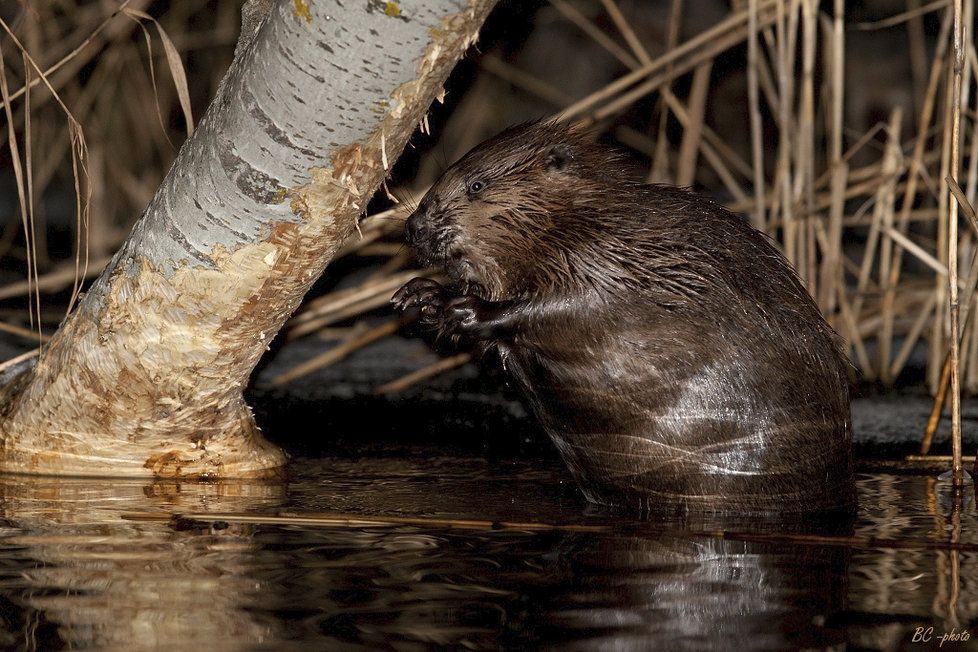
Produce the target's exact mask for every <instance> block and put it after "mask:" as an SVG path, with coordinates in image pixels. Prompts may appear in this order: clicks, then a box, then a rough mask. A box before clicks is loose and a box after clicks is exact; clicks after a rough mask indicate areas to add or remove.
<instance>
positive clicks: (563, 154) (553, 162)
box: [546, 145, 574, 172]
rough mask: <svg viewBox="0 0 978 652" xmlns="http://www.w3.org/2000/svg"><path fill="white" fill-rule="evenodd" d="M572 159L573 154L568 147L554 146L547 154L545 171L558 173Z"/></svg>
mask: <svg viewBox="0 0 978 652" xmlns="http://www.w3.org/2000/svg"><path fill="white" fill-rule="evenodd" d="M573 158H574V153H573V152H571V150H570V148H569V147H567V146H566V145H554V146H553V147H552V148H551V149H550V151H549V152H547V159H546V163H547V169H548V170H553V171H554V172H560V171H562V170H564V169H565V168H566V167H567V165H568V164H569V163H570V162H571V160H572V159H573Z"/></svg>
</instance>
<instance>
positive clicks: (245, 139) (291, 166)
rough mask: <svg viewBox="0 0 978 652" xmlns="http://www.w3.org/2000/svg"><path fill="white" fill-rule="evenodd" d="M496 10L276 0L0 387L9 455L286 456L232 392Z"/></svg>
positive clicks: (439, 2)
mask: <svg viewBox="0 0 978 652" xmlns="http://www.w3.org/2000/svg"><path fill="white" fill-rule="evenodd" d="M261 4H262V2H261V1H260V0H258V1H253V2H251V3H250V4H249V6H250V7H252V8H254V7H255V6H259V5H261ZM493 4H494V0H467V1H466V0H424V1H418V2H411V3H410V4H408V3H406V2H405V3H392V2H382V1H378V0H366V1H361V2H350V1H349V0H346V1H341V0H333V1H332V2H324V1H320V0H316V1H312V0H276V1H275V2H273V3H272V6H271V9H270V11H269V13H268V14H267V16H266V18H265V20H264V21H261V22H259V23H258V24H259V27H258V29H257V32H256V33H255V34H254V37H253V39H251V42H250V43H247V40H243V41H242V47H240V48H239V52H238V56H236V58H235V61H234V63H233V64H232V66H231V69H230V70H229V72H228V74H227V76H226V78H225V80H224V82H223V83H222V85H221V88H220V90H219V91H218V94H217V97H216V98H215V99H214V101H213V103H212V105H211V107H210V109H209V110H208V112H207V114H206V115H205V116H204V118H203V119H202V120H201V122H200V124H199V126H198V128H197V130H196V131H195V133H194V135H193V136H192V137H191V138H190V139H189V140H188V141H187V142H186V143H185V144H184V146H183V148H182V149H181V150H180V153H179V155H178V157H177V160H176V161H175V163H174V165H173V167H172V168H171V170H170V172H169V174H168V175H167V177H166V179H165V180H164V181H163V183H162V185H161V186H160V188H159V190H158V191H157V193H156V196H155V197H154V199H153V200H152V202H151V203H150V205H149V207H148V208H147V209H146V211H145V213H144V214H143V215H142V217H141V218H140V220H139V221H138V223H137V224H136V226H135V228H134V229H133V232H132V234H131V235H130V237H129V239H128V240H127V242H126V243H125V245H124V246H123V247H122V249H121V250H120V251H119V252H118V253H117V254H116V256H115V258H114V259H113V261H112V263H110V265H109V266H108V267H107V269H106V271H105V272H104V273H103V274H102V276H101V277H100V278H99V279H98V281H96V283H95V284H94V285H93V287H92V289H91V291H90V292H89V293H88V295H87V296H86V297H85V299H84V301H83V302H82V303H81V305H80V306H79V308H78V310H77V311H76V312H75V313H74V314H73V315H72V317H71V318H70V319H69V320H68V321H67V322H66V323H65V324H64V325H63V326H62V328H61V329H60V330H59V332H58V333H57V335H56V336H55V339H54V340H53V341H52V342H51V344H50V346H49V347H48V349H47V351H46V352H45V353H44V355H43V356H42V358H41V360H40V362H39V363H38V365H37V367H36V369H35V370H33V371H27V372H25V373H24V374H22V375H21V377H20V378H19V379H18V380H17V381H16V382H14V383H11V384H9V385H8V387H7V390H6V401H5V403H6V405H5V407H4V410H3V413H4V417H3V422H2V423H0V448H2V454H0V469H2V470H6V471H16V472H28V473H56V474H84V475H104V474H110V475H151V474H156V475H164V476H177V475H179V476H222V477H227V476H239V477H240V476H254V475H262V474H266V473H268V472H269V470H270V469H274V468H275V467H278V466H280V465H281V464H282V463H283V461H284V457H283V455H282V453H281V452H280V451H278V450H277V449H275V448H274V447H272V446H270V445H269V444H267V442H265V441H264V440H263V439H262V438H261V436H260V434H259V433H258V432H257V430H256V428H255V427H254V423H253V420H252V418H251V414H250V412H249V410H248V409H247V407H246V406H245V404H244V401H243V399H242V396H241V388H242V386H243V385H244V384H245V383H246V382H247V379H248V376H249V374H250V372H251V370H252V369H253V368H254V366H255V364H256V363H257V361H258V359H259V357H260V356H261V354H262V353H263V352H264V351H265V349H266V346H267V343H268V342H269V341H270V340H271V338H272V337H273V336H274V335H275V333H276V332H277V331H278V330H279V328H280V327H281V326H282V324H283V323H284V321H285V320H286V319H287V318H288V316H289V314H291V312H292V311H293V310H295V308H296V307H297V306H298V304H299V302H300V301H301V299H302V296H303V295H304V294H305V292H306V291H307V290H308V289H309V286H310V285H311V284H312V283H313V281H315V279H316V278H317V277H318V276H319V275H320V274H321V273H322V271H323V269H324V268H325V266H326V264H327V263H328V262H329V260H330V259H331V257H332V256H333V255H334V253H335V252H336V251H337V249H338V247H339V246H340V245H341V244H342V243H343V241H344V240H345V239H346V238H347V237H348V236H349V234H350V233H351V232H352V231H353V229H354V228H355V225H356V219H357V216H358V215H359V214H360V213H361V212H362V210H363V208H364V207H365V205H366V202H367V201H368V200H369V198H370V196H371V194H372V193H373V192H374V190H375V189H376V188H377V186H378V185H379V183H380V182H381V181H382V180H383V178H384V177H385V176H386V170H385V169H384V165H383V163H382V162H383V161H393V160H394V159H395V158H396V156H397V155H398V154H399V153H400V151H401V150H402V148H403V147H404V145H405V143H406V142H407V139H408V138H409V137H410V135H411V133H412V131H413V130H414V127H415V125H416V124H417V123H418V121H419V120H420V119H421V117H422V116H423V115H424V112H425V111H426V109H427V107H428V106H429V104H430V103H431V101H432V100H433V99H434V97H435V96H436V95H437V93H438V92H439V90H440V89H441V84H442V83H443V81H444V79H445V77H447V75H448V73H449V72H450V70H451V68H452V66H453V65H454V63H455V62H456V61H457V60H458V58H459V57H460V56H461V55H462V54H463V53H464V52H465V50H466V49H467V48H468V46H469V45H470V44H471V43H472V42H473V41H474V40H475V37H476V34H477V31H478V28H479V26H480V25H481V24H482V21H483V20H484V18H485V16H486V14H487V13H488V12H489V10H490V9H491V7H492V5H493ZM392 14H399V15H392ZM247 23H248V21H246V24H247ZM252 24H254V23H252ZM243 38H244V39H247V38H248V35H247V34H245V35H243ZM133 137H136V138H138V137H139V134H134V135H133Z"/></svg>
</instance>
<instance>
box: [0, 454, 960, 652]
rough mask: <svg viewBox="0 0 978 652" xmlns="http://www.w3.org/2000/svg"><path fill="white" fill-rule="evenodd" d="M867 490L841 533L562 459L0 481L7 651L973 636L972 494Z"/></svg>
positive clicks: (337, 464) (894, 481) (920, 481)
mask: <svg viewBox="0 0 978 652" xmlns="http://www.w3.org/2000/svg"><path fill="white" fill-rule="evenodd" d="M548 464H549V463H548ZM859 489H860V510H859V514H858V516H857V518H856V520H855V521H854V523H850V524H848V525H843V527H841V528H840V527H839V526H838V525H836V526H825V525H824V524H820V523H818V522H815V521H813V520H811V519H809V520H807V521H802V522H795V523H786V522H758V521H756V520H755V521H751V522H739V523H738V522H733V521H730V520H726V521H724V520H722V519H713V520H699V521H690V520H688V519H687V520H683V519H681V518H678V517H676V518H670V519H662V518H658V519H656V520H654V521H648V522H640V521H637V520H636V519H634V518H630V517H623V516H615V515H613V514H608V513H602V512H599V511H596V510H594V509H592V508H588V507H587V506H586V505H584V504H583V503H582V502H581V501H580V500H579V499H578V497H577V495H576V493H575V490H574V488H573V487H572V486H570V485H569V484H567V476H566V475H565V472H564V471H563V469H562V468H560V467H558V466H547V468H544V469H542V470H541V469H540V468H531V467H529V466H528V465H527V464H526V463H525V462H523V463H520V464H507V463H499V462H496V463H493V464H488V463H486V462H485V461H482V460H476V459H460V458H441V459H431V458H424V457H421V456H419V457H418V458H417V459H411V460H405V459H370V460H361V461H350V460H330V459H325V460H316V461H303V462H299V463H297V464H296V466H295V469H294V475H293V478H292V481H291V482H290V483H289V484H288V485H287V486H282V485H260V484H235V483H222V484H186V483H184V484H176V483H164V482H157V483H151V484H148V483H144V482H125V481H106V480H97V481H96V480H91V481H89V480H76V481H64V480H53V479H29V480H28V479H24V478H9V477H8V478H2V479H0V494H2V500H0V511H2V514H0V516H2V519H3V520H0V526H2V527H0V647H2V648H4V649H7V648H10V649H43V650H48V649H63V648H70V649H83V648H89V649H91V648H97V649H119V650H136V649H153V648H166V649H175V650H180V649H194V650H196V649H202V650H205V651H212V650H237V649H275V650H289V649H314V650H317V649H329V650H334V649H335V650H344V649H360V648H364V647H368V648H395V649H405V650H413V649H426V648H430V647H433V646H444V647H448V648H452V649H460V648H462V649H464V648H470V649H483V648H490V649H498V648H510V649H522V648H537V647H541V646H542V647H551V648H559V649H562V650H563V649H568V650H574V649H612V650H647V649H663V650H681V649H719V650H745V649H793V648H808V649H908V650H918V649H927V648H935V649H936V648H937V647H938V644H939V643H940V635H941V634H943V633H944V632H951V631H952V630H954V631H956V632H959V633H960V632H962V631H969V632H970V631H974V628H975V627H976V626H978V623H976V617H978V586H976V580H978V566H976V564H975V561H976V559H975V557H976V552H975V550H978V519H976V514H975V509H974V504H973V501H971V502H968V503H967V504H966V505H965V507H964V509H963V510H962V511H961V512H960V513H958V514H957V515H952V510H951V508H950V503H951V501H949V500H948V498H947V497H946V495H945V494H944V491H943V487H942V485H939V484H937V483H936V482H935V481H934V480H932V479H930V478H928V477H926V476H897V475H887V474H876V475H863V476H861V477H860V481H859ZM223 513H233V514H238V515H240V514H251V515H261V514H264V515H274V514H280V515H281V514H301V515H309V514H314V513H318V514H330V515H333V516H336V515H340V516H342V517H343V518H355V517H369V516H373V517H384V518H388V519H394V518H397V517H400V518H406V519H408V520H409V521H410V520H412V519H427V522H426V523H423V524H422V523H412V522H409V523H399V524H371V523H360V524H357V523H350V522H348V521H336V520H333V521H331V522H329V523H324V524H312V523H305V524H299V525H294V524H262V523H242V522H238V520H236V519H234V518H232V517H230V516H228V517H223V518H222V516H221V514H223ZM173 514H184V515H186V514H201V515H208V514H209V515H210V516H208V517H204V516H201V518H202V519H203V520H194V519H176V520H174V519H171V518H170V516H171V515H173ZM208 519H216V522H213V521H209V520H208ZM443 519H475V520H477V521H483V520H485V521H506V522H515V523H517V526H512V527H499V526H498V525H496V526H493V525H492V524H491V523H483V522H462V523H455V524H454V526H449V525H448V524H446V523H445V522H444V520H443ZM521 522H523V523H538V524H550V525H560V526H565V529H554V528H544V529H528V527H527V526H520V525H518V524H519V523H521ZM582 526H584V527H582ZM721 529H723V530H726V531H727V532H728V534H727V537H726V538H724V537H721V536H717V535H716V534H715V532H716V531H717V530H721ZM711 533H713V534H711ZM799 534H817V535H821V536H831V537H835V538H829V539H824V540H809V541H805V542H799V541H797V540H796V539H795V538H794V537H796V536H797V535H799ZM846 537H856V538H857V540H856V541H855V542H854V544H853V545H844V543H845V541H846ZM860 537H876V538H877V539H884V541H872V542H866V541H864V540H858V539H859V538H860ZM952 541H954V542H958V543H959V544H960V545H957V546H956V548H957V549H952V548H954V546H947V545H945V544H947V543H948V542H952ZM929 627H933V628H934V630H933V632H932V633H931V639H930V642H929V643H924V642H916V643H915V642H914V641H913V639H914V635H915V633H916V632H918V628H923V629H921V630H920V635H919V636H918V638H920V637H922V636H924V635H925V634H926V633H927V631H928V630H927V629H926V628H929ZM976 633H978V632H976ZM973 647H974V641H968V642H951V641H948V642H946V643H945V644H944V645H943V647H942V648H941V649H972V648H973Z"/></svg>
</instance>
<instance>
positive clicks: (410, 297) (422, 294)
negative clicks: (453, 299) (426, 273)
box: [391, 278, 448, 323]
mask: <svg viewBox="0 0 978 652" xmlns="http://www.w3.org/2000/svg"><path fill="white" fill-rule="evenodd" d="M447 300H448V297H447V294H446V292H445V288H444V286H442V284H441V283H439V282H438V281H433V280H431V279H430V278H413V279H411V280H410V281H408V282H407V283H405V284H404V285H403V286H402V287H401V289H400V290H398V291H397V292H395V293H394V296H392V297H391V303H392V304H394V307H395V308H396V309H397V310H401V311H404V310H407V309H409V308H417V309H418V310H419V312H420V313H421V321H423V322H426V323H435V322H437V321H438V318H439V315H441V312H442V309H443V308H444V306H445V303H446V301H447Z"/></svg>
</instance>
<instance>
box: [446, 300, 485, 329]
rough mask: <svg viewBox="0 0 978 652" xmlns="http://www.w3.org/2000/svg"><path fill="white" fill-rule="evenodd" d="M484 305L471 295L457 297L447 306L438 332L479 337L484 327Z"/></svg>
mask: <svg viewBox="0 0 978 652" xmlns="http://www.w3.org/2000/svg"><path fill="white" fill-rule="evenodd" d="M483 313H484V303H483V301H482V299H480V298H478V297H474V296H471V295H466V296H462V297H457V298H455V299H452V300H451V301H449V302H448V303H446V304H445V306H444V308H442V312H441V320H440V323H439V324H438V330H439V331H440V332H441V333H442V334H443V335H467V336H470V337H478V336H479V334H480V332H481V330H482V326H483V320H484V319H483V317H484V315H483Z"/></svg>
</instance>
